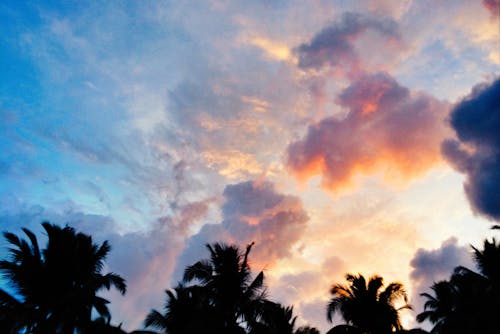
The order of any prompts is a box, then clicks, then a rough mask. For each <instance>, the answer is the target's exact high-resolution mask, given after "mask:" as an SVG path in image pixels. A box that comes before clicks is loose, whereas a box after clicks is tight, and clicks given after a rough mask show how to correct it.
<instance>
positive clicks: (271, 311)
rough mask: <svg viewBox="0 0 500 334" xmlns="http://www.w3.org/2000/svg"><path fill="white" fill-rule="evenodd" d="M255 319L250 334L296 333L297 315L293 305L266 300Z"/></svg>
mask: <svg viewBox="0 0 500 334" xmlns="http://www.w3.org/2000/svg"><path fill="white" fill-rule="evenodd" d="M255 320H256V321H253V322H252V323H251V324H250V328H251V329H250V334H294V329H295V321H296V320H297V317H296V316H294V315H293V307H290V306H289V307H285V306H283V305H281V304H279V303H274V302H271V301H268V300H266V301H263V303H262V305H261V309H260V314H259V316H258V318H257V319H255Z"/></svg>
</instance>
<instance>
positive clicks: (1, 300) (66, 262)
mask: <svg viewBox="0 0 500 334" xmlns="http://www.w3.org/2000/svg"><path fill="white" fill-rule="evenodd" d="M42 226H43V228H44V229H45V231H46V233H47V236H48V242H47V246H46V247H45V248H44V249H42V250H41V249H40V248H39V245H38V241H37V238H36V236H35V235H34V234H33V232H31V231H30V230H28V229H23V232H24V233H25V234H26V236H27V237H28V240H24V239H21V238H19V237H18V236H16V235H15V234H13V233H8V232H6V233H4V237H5V239H6V240H7V241H8V242H9V243H10V244H11V245H12V248H10V249H9V254H10V259H8V260H3V261H0V271H1V272H2V274H3V276H4V277H5V278H7V280H8V282H9V284H10V286H11V287H12V289H13V291H14V292H15V296H16V297H14V296H11V295H10V294H8V293H7V292H6V291H4V290H1V289H0V307H2V308H3V309H5V310H8V313H9V314H11V315H13V316H12V317H10V318H11V321H12V322H13V323H16V324H17V325H16V327H18V328H24V329H25V330H26V331H28V332H34V333H43V332H52V333H73V331H74V330H75V329H76V330H78V331H79V332H84V331H85V328H86V327H88V326H89V324H90V322H91V313H92V310H95V311H96V312H97V313H98V314H99V315H100V316H102V317H104V318H105V319H109V318H110V313H109V310H108V307H107V304H108V301H107V300H106V299H104V298H101V297H99V296H97V293H98V292H99V291H100V290H101V289H103V288H105V289H108V290H109V289H110V288H111V286H114V287H115V288H117V289H118V290H119V291H120V292H121V293H122V294H124V293H125V291H126V285H125V281H124V279H123V278H121V277H120V276H118V275H116V274H113V273H109V274H104V275H103V274H102V273H101V272H102V270H103V267H104V260H105V258H106V255H107V254H108V252H109V251H110V246H109V244H108V242H107V241H105V242H103V243H102V244H101V245H97V244H95V243H94V242H93V240H92V237H90V236H88V235H86V234H83V233H79V232H78V233H77V232H76V231H75V230H74V229H73V228H71V227H69V226H66V227H63V228H62V227H59V226H57V225H52V224H49V223H43V224H42ZM17 297H19V299H17ZM14 315H15V317H14Z"/></svg>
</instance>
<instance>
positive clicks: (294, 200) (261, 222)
mask: <svg viewBox="0 0 500 334" xmlns="http://www.w3.org/2000/svg"><path fill="white" fill-rule="evenodd" d="M223 195H224V200H225V203H224V205H223V206H222V216H223V217H222V218H223V219H222V222H221V223H220V224H207V225H205V226H203V227H202V229H201V230H200V232H198V233H197V234H196V235H194V236H192V237H191V239H190V240H189V241H188V245H187V247H186V249H185V252H184V254H182V256H181V258H180V260H179V263H178V271H179V272H180V271H181V270H183V269H184V266H186V265H189V264H192V263H194V262H195V261H198V260H200V259H201V258H203V257H206V256H207V254H206V250H205V246H204V245H205V244H207V243H213V242H227V243H234V244H236V245H238V246H240V247H245V245H246V244H249V243H251V242H255V246H254V247H253V248H252V256H251V260H252V264H253V265H252V267H253V268H256V269H259V270H260V269H262V268H263V267H265V266H267V265H272V264H273V263H274V262H275V261H277V260H278V259H280V258H284V257H287V256H288V255H289V254H290V249H291V247H292V246H293V245H294V244H295V243H296V242H297V241H298V240H299V239H300V237H301V236H302V234H303V232H304V231H305V228H306V226H307V221H308V220H309V217H308V215H307V213H306V211H305V210H304V208H303V206H302V202H301V200H300V199H299V198H298V197H296V196H290V195H285V194H281V193H279V192H278V191H277V190H276V189H275V187H274V184H273V183H271V182H269V181H266V180H255V181H247V182H241V183H237V184H232V185H228V186H226V188H225V190H224V194H223Z"/></svg>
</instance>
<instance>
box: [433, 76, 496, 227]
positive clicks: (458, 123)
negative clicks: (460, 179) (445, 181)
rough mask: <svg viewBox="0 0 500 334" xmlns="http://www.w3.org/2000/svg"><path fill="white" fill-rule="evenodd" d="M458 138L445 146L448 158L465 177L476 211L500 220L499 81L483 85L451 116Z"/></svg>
mask: <svg viewBox="0 0 500 334" xmlns="http://www.w3.org/2000/svg"><path fill="white" fill-rule="evenodd" d="M450 124H451V126H452V128H453V129H454V130H455V132H456V135H457V139H448V140H446V141H444V142H443V144H442V152H443V155H444V156H445V157H446V159H447V160H448V161H449V162H450V163H451V164H452V166H453V167H455V168H456V169H457V170H458V171H460V172H462V173H464V174H465V175H466V177H467V178H466V180H465V183H464V189H465V193H466V195H467V198H468V200H469V203H470V204H471V207H472V209H473V211H474V212H475V213H477V214H480V215H483V216H485V217H487V218H489V219H493V220H497V221H498V220H500V192H499V191H498V189H500V131H499V130H498V129H500V79H497V80H496V81H494V82H492V83H491V84H481V85H478V86H476V87H474V89H473V90H472V92H471V93H470V94H469V96H467V97H466V98H465V99H464V100H462V101H461V102H459V103H458V104H457V105H456V106H455V107H454V108H453V110H452V112H451V114H450Z"/></svg>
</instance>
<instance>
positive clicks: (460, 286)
mask: <svg viewBox="0 0 500 334" xmlns="http://www.w3.org/2000/svg"><path fill="white" fill-rule="evenodd" d="M483 247H484V248H483V249H482V250H479V249H477V248H475V247H472V249H473V250H474V259H475V262H476V265H477V267H478V268H479V273H478V272H475V271H473V270H471V269H468V268H465V267H462V266H459V267H457V268H455V270H454V272H453V274H452V275H451V277H450V279H449V280H448V281H442V282H438V283H435V284H434V285H433V286H432V287H431V289H432V291H433V294H429V293H423V294H421V295H422V296H423V297H425V298H426V299H427V302H426V303H425V305H424V311H423V312H422V313H420V314H419V315H418V316H417V321H419V322H423V321H426V320H429V321H430V322H431V323H432V324H433V325H434V327H433V329H432V331H431V333H432V334H447V333H454V334H460V333H464V334H465V333H471V332H477V333H497V332H498V328H500V320H499V314H498V310H500V244H497V243H496V241H495V239H493V240H492V241H491V242H490V241H488V240H485V241H484V244H483Z"/></svg>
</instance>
